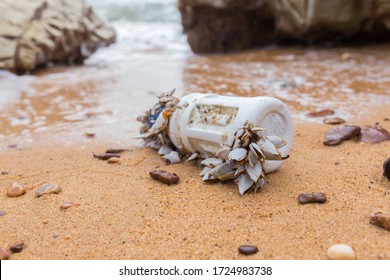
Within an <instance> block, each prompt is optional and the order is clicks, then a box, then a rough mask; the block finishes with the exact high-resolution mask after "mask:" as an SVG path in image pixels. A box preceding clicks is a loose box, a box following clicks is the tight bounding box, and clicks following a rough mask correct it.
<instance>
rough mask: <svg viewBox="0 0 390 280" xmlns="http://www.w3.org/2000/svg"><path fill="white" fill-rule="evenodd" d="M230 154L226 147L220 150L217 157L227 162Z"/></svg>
mask: <svg viewBox="0 0 390 280" xmlns="http://www.w3.org/2000/svg"><path fill="white" fill-rule="evenodd" d="M229 153H230V148H229V147H224V148H222V149H220V150H219V151H218V152H217V153H216V154H215V155H216V156H217V157H219V158H221V159H224V160H227V159H228V157H229Z"/></svg>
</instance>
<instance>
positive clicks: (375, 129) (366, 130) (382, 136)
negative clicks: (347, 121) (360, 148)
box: [358, 124, 390, 143]
mask: <svg viewBox="0 0 390 280" xmlns="http://www.w3.org/2000/svg"><path fill="white" fill-rule="evenodd" d="M360 129H361V130H360V136H359V138H358V141H360V142H367V143H379V142H383V141H388V140H390V133H389V132H388V131H387V130H386V129H384V128H383V127H381V126H380V125H379V124H376V125H375V126H361V127H360Z"/></svg>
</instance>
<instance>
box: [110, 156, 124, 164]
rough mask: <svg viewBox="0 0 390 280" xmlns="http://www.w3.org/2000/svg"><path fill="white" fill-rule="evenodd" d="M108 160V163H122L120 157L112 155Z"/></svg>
mask: <svg viewBox="0 0 390 280" xmlns="http://www.w3.org/2000/svg"><path fill="white" fill-rule="evenodd" d="M107 162H108V163H120V162H121V160H120V158H117V157H112V158H109V159H108V160H107Z"/></svg>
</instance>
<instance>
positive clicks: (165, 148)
mask: <svg viewBox="0 0 390 280" xmlns="http://www.w3.org/2000/svg"><path fill="white" fill-rule="evenodd" d="M172 151H173V149H172V148H171V147H169V146H168V145H166V144H165V145H162V146H161V148H160V149H159V150H158V154H159V155H160V156H165V155H167V154H169V153H170V152H172Z"/></svg>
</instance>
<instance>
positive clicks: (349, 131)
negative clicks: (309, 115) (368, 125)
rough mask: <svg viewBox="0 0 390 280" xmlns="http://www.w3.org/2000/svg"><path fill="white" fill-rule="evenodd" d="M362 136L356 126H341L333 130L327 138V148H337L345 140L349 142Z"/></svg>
mask: <svg viewBox="0 0 390 280" xmlns="http://www.w3.org/2000/svg"><path fill="white" fill-rule="evenodd" d="M359 135H360V127H359V126H355V125H340V126H338V127H335V128H332V129H331V130H329V131H328V133H327V134H326V136H325V140H324V142H323V143H324V145H325V146H336V145H339V144H340V143H341V142H343V141H345V140H349V139H352V138H355V137H358V136H359Z"/></svg>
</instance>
